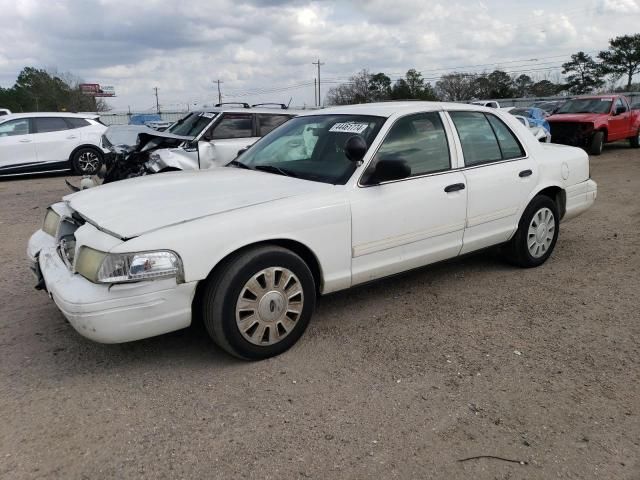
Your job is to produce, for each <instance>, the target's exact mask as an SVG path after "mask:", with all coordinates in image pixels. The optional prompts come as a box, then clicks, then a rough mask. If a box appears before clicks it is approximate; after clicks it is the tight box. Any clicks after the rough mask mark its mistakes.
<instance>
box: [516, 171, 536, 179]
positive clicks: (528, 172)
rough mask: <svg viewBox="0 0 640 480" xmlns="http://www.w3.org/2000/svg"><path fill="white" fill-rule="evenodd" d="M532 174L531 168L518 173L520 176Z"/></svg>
mask: <svg viewBox="0 0 640 480" xmlns="http://www.w3.org/2000/svg"><path fill="white" fill-rule="evenodd" d="M531 175H533V172H532V171H531V170H523V171H521V172H520V173H519V174H518V176H519V177H520V178H524V177H530V176H531Z"/></svg>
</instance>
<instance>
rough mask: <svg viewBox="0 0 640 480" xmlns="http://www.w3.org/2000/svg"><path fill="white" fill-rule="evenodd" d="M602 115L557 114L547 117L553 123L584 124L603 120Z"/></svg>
mask: <svg viewBox="0 0 640 480" xmlns="http://www.w3.org/2000/svg"><path fill="white" fill-rule="evenodd" d="M603 115H605V114H602V113H556V114H555V115H551V116H550V117H547V121H548V122H550V123H552V122H584V123H593V122H595V121H596V120H597V119H600V118H602V116H603Z"/></svg>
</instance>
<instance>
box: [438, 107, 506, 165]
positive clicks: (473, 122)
mask: <svg viewBox="0 0 640 480" xmlns="http://www.w3.org/2000/svg"><path fill="white" fill-rule="evenodd" d="M449 115H450V116H451V120H453V124H454V125H455V126H456V130H458V136H459V137H460V143H461V144H462V153H463V154H464V163H465V165H467V166H469V165H478V164H480V163H487V162H496V161H499V160H502V154H501V152H500V146H499V145H498V140H497V139H496V136H495V135H494V133H493V128H491V124H490V123H489V120H487V117H485V115H484V113H482V112H449Z"/></svg>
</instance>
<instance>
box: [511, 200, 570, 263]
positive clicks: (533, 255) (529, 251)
mask: <svg viewBox="0 0 640 480" xmlns="http://www.w3.org/2000/svg"><path fill="white" fill-rule="evenodd" d="M559 229H560V217H559V214H558V207H557V206H556V203H555V202H554V201H553V200H552V199H551V198H549V197H547V196H544V195H537V196H535V197H534V198H533V200H531V203H529V205H528V206H527V208H526V209H525V211H524V213H523V214H522V218H520V223H519V224H518V230H517V231H516V234H515V235H514V236H513V238H512V239H511V241H509V243H508V244H507V245H506V246H505V249H504V253H505V254H506V257H507V260H509V261H510V262H511V263H513V264H515V265H518V266H520V267H523V268H531V267H537V266H539V265H542V264H543V263H544V262H546V261H547V259H548V258H549V256H550V255H551V252H553V249H554V247H555V246H556V241H557V240H558V233H559Z"/></svg>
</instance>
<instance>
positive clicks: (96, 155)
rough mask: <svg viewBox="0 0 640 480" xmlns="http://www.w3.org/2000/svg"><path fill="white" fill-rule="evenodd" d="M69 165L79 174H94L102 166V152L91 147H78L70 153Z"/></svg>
mask: <svg viewBox="0 0 640 480" xmlns="http://www.w3.org/2000/svg"><path fill="white" fill-rule="evenodd" d="M71 165H72V166H73V170H74V171H75V172H76V173H77V174H79V175H95V174H96V173H98V171H99V170H100V168H101V167H102V153H101V152H100V151H98V150H96V149H95V148H91V147H86V148H80V149H79V150H77V151H76V152H75V153H74V154H73V155H72V157H71Z"/></svg>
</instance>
